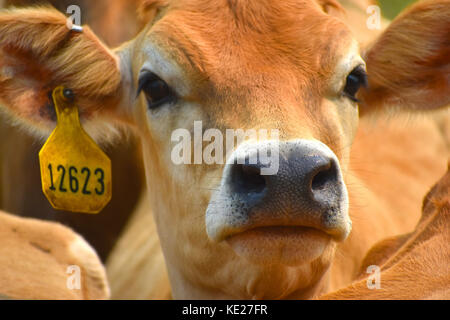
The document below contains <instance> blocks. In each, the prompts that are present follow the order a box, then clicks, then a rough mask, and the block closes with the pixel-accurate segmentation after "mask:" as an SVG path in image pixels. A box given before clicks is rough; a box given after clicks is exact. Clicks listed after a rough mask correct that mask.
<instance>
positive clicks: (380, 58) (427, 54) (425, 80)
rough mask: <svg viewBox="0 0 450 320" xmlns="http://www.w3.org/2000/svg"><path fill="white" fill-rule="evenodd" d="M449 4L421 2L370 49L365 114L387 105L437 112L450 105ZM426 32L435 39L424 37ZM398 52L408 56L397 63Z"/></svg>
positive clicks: (364, 100)
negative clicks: (434, 110)
mask: <svg viewBox="0 0 450 320" xmlns="http://www.w3.org/2000/svg"><path fill="white" fill-rule="evenodd" d="M449 6H450V1H448V0H447V1H445V0H443V1H435V2H430V1H423V2H420V3H418V4H417V5H415V6H413V7H411V8H410V9H409V10H406V11H405V12H404V13H403V14H401V15H400V16H399V17H398V19H397V20H396V21H395V22H393V23H392V24H391V25H390V26H389V28H388V29H387V30H386V32H385V33H384V34H383V36H382V38H381V39H379V40H378V41H377V42H376V44H375V45H374V46H373V47H372V48H371V49H370V50H369V53H368V54H367V55H366V57H365V58H366V62H367V70H368V73H369V74H370V78H369V88H370V90H368V91H366V92H362V94H361V99H362V104H361V111H362V112H369V111H371V110H377V109H380V108H381V107H382V106H388V105H389V106H397V107H400V108H404V109H422V110H432V109H435V108H436V107H437V106H447V105H449V104H450V95H449V94H448V92H449V83H450V41H449V37H448V35H449V34H450V12H449V11H448V10H446V8H448V7H449ZM418 25H420V28H421V29H420V30H418V28H417V26H418ZM399 29H401V30H405V32H402V33H399V32H397V30H399ZM423 33H426V34H429V35H430V37H428V38H425V39H423V37H421V34H423ZM386 48H387V49H386ZM410 48H414V50H408V49H410ZM399 51H401V52H404V55H403V56H402V58H401V59H396V57H397V54H398V52H399Z"/></svg>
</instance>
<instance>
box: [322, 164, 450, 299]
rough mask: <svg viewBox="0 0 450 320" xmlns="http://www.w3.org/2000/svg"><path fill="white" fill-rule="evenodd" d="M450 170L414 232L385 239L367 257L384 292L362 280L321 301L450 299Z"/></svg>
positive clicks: (430, 196) (429, 197)
mask: <svg viewBox="0 0 450 320" xmlns="http://www.w3.org/2000/svg"><path fill="white" fill-rule="evenodd" d="M449 244H450V171H449V172H448V173H447V174H446V176H445V177H444V178H442V179H441V181H439V183H438V184H437V185H436V186H434V187H433V189H432V190H431V191H430V193H429V194H428V195H427V196H426V198H425V200H424V206H423V214H422V218H421V220H420V222H419V223H418V225H417V227H416V229H415V230H414V232H412V233H410V234H405V235H400V236H396V237H393V238H390V239H387V240H384V241H382V242H380V243H378V244H377V245H375V246H374V247H373V248H372V249H371V250H370V252H369V253H368V254H367V256H366V258H365V260H364V262H363V264H362V269H361V271H362V272H363V274H365V270H366V268H367V266H370V265H378V266H380V267H381V270H382V271H381V276H380V280H381V289H378V290H369V289H368V288H367V281H366V280H365V279H364V280H361V281H358V282H355V283H354V284H352V285H351V286H349V287H347V288H345V289H342V290H339V291H337V292H334V293H331V294H328V295H326V296H323V297H321V299H377V300H379V299H433V300H434V299H450V290H449V284H450V270H449V268H448V263H449V261H450V248H449Z"/></svg>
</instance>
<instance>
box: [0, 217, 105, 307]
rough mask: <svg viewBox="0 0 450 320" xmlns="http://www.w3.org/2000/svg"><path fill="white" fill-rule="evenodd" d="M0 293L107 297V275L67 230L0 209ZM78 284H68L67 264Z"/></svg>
mask: <svg viewBox="0 0 450 320" xmlns="http://www.w3.org/2000/svg"><path fill="white" fill-rule="evenodd" d="M0 222H1V223H0V243H1V246H0V269H1V272H0V294H1V295H3V296H6V297H8V298H11V299H107V298H108V297H109V288H108V283H107V280H106V273H105V270H104V268H103V265H102V264H101V262H100V260H99V258H98V257H97V254H96V253H95V251H94V250H93V249H92V248H91V247H90V246H89V245H88V244H87V243H86V241H84V240H83V239H82V238H81V237H80V236H78V235H77V234H75V233H74V232H73V231H71V230H70V229H68V228H66V227H63V226H61V225H58V224H55V223H48V222H42V221H38V220H34V219H23V218H17V217H13V216H10V215H7V214H5V213H3V212H0ZM73 265H76V266H79V267H80V269H81V288H80V289H74V290H71V289H69V288H68V287H67V280H68V279H69V277H70V275H71V274H70V273H67V268H68V267H69V266H73Z"/></svg>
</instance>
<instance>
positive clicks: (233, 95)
mask: <svg viewBox="0 0 450 320" xmlns="http://www.w3.org/2000/svg"><path fill="white" fill-rule="evenodd" d="M129 50H130V51H129V52H131V53H129V54H130V61H132V63H131V71H130V77H131V78H132V79H133V81H132V82H133V83H134V86H133V92H132V93H133V94H134V95H136V93H137V94H139V99H138V101H137V102H136V105H135V108H136V109H135V121H136V122H137V123H138V124H139V125H138V126H139V128H140V131H141V133H142V135H143V143H144V145H145V148H144V149H145V152H146V159H145V163H146V164H147V172H148V182H149V188H150V193H151V194H152V195H153V198H154V199H153V201H154V203H158V205H157V209H155V212H154V213H155V214H156V216H157V218H156V219H157V221H158V225H159V231H160V234H161V235H162V237H163V238H164V240H163V246H164V247H165V252H166V255H169V256H170V259H169V260H170V261H176V262H175V263H176V264H179V265H185V266H186V268H184V270H183V271H181V272H189V273H194V275H195V273H197V274H196V275H195V278H196V280H195V281H205V282H207V281H208V279H207V278H205V277H204V275H205V274H210V275H211V276H213V277H214V278H215V279H216V281H217V283H218V288H221V289H223V290H228V289H227V285H226V283H227V282H228V281H230V279H234V280H233V281H241V280H238V279H240V278H242V283H241V285H240V286H236V285H232V286H230V290H231V288H233V290H236V288H239V290H242V291H243V292H235V293H237V294H238V295H239V296H249V295H250V296H257V295H258V292H260V289H261V288H258V287H252V286H250V287H248V286H247V285H248V281H249V280H248V278H246V277H245V276H244V274H246V273H248V274H249V276H250V275H251V277H254V278H255V279H257V278H259V277H262V278H264V281H258V283H259V284H258V285H259V286H279V284H280V283H283V285H282V286H281V288H283V289H282V290H288V289H287V287H289V286H293V287H295V288H297V289H298V288H300V287H308V286H310V285H311V283H316V281H317V278H318V277H321V276H322V274H323V272H324V270H325V269H326V268H327V267H328V266H329V263H330V261H331V258H332V256H333V251H334V247H335V243H336V241H342V240H344V239H345V238H346V237H347V235H348V234H349V232H350V230H351V221H350V219H349V216H348V198H347V190H346V186H345V182H344V178H343V177H344V175H345V173H344V172H345V168H346V167H347V161H348V158H349V148H350V145H351V143H352V140H353V137H354V134H355V129H356V126H357V122H358V106H357V103H356V101H355V100H356V99H355V94H356V93H357V91H358V89H359V87H360V86H361V85H363V84H364V83H365V64H364V62H363V60H362V59H361V57H360V55H359V48H358V45H357V43H356V41H354V40H353V38H352V36H351V34H350V32H349V31H348V29H347V28H346V27H345V26H344V25H343V24H342V23H340V22H339V21H338V20H336V19H334V18H332V17H330V16H328V15H327V14H325V13H324V12H323V11H322V10H321V7H320V6H319V5H318V4H316V3H315V2H314V1H278V2H276V1H255V2H250V1H213V2H210V1H190V2H189V4H185V5H183V4H179V7H178V5H177V6H173V7H170V6H169V8H168V9H166V12H165V13H163V14H161V17H159V19H158V20H157V21H156V22H155V23H154V24H153V25H151V26H149V27H148V28H147V29H146V30H145V31H144V32H143V33H142V34H141V35H140V37H139V38H138V39H137V40H136V41H135V43H133V44H132V45H131V46H130V49H129ZM130 96H133V95H132V94H130ZM180 129H184V131H182V132H186V133H189V136H190V137H191V139H192V141H190V142H189V152H190V153H191V154H190V156H187V158H186V159H185V160H189V161H187V162H190V164H186V163H184V164H179V163H177V161H176V160H175V159H174V156H178V153H179V150H178V149H177V145H179V144H180V143H181V142H180V141H179V140H178V139H179V138H180V137H179V136H178V135H177V132H180ZM209 129H214V130H216V131H211V130H209ZM229 129H234V130H237V129H242V130H249V129H254V130H255V131H256V132H257V133H260V132H261V131H260V130H267V132H268V135H267V136H266V137H261V136H257V137H255V139H249V140H248V141H245V142H242V143H240V144H238V145H236V147H237V148H236V149H235V150H234V152H229V153H228V155H226V154H225V153H226V151H227V148H226V145H227V143H229V141H226V140H227V139H229V138H230V134H229V132H228V134H227V130H229ZM275 130H278V137H275V138H274V137H273V134H274V131H275ZM198 132H200V136H201V137H200V142H198V140H196V138H197V137H198V135H197V133H198ZM211 132H213V133H214V136H215V139H217V137H216V133H217V135H218V134H219V133H220V136H221V137H223V141H220V142H218V143H217V144H216V146H218V145H219V146H220V147H222V146H223V148H221V149H220V150H215V152H216V153H218V154H214V155H215V156H218V157H219V158H220V160H223V161H222V163H220V161H215V162H214V163H213V164H211V163H210V162H209V161H208V160H207V159H206V158H205V157H206V156H207V155H210V154H211V152H210V150H209V149H207V148H208V147H207V146H208V145H211V142H214V139H212V141H211V137H209V139H208V140H210V141H209V142H202V140H203V139H202V137H203V134H205V135H206V136H208V134H209V133H211ZM196 135H197V137H196ZM171 138H176V141H171ZM277 138H278V139H279V140H276V139H277ZM183 139H186V138H185V137H184V136H183ZM215 142H217V141H215ZM191 143H192V148H191ZM195 144H197V146H194V145H195ZM199 144H200V145H199ZM201 144H203V145H201ZM195 147H200V148H201V150H200V152H201V154H200V158H195V157H196V154H195V153H196V152H197V151H195ZM272 147H273V148H272ZM268 150H271V151H269V153H267V152H268ZM228 151H230V150H229V149H228ZM231 151H233V150H231ZM184 152H185V153H186V150H184ZM258 152H259V153H258ZM205 153H206V155H205ZM256 154H258V156H257V157H255V159H254V161H253V163H251V161H250V160H249V159H247V161H245V158H246V157H248V158H251V157H252V156H253V155H256ZM261 154H266V155H267V154H269V155H270V156H271V157H270V158H268V159H267V160H268V161H269V163H267V162H266V163H264V159H261ZM222 157H223V158H222ZM225 157H226V158H225ZM199 159H200V161H198V160H199ZM214 159H217V157H215V158H214ZM226 160H228V163H227V164H224V163H225V162H226ZM239 160H242V161H239ZM217 162H218V163H217ZM263 168H265V169H266V171H267V172H266V173H264V172H261V169H263ZM292 277H294V280H292ZM190 278H192V275H190ZM269 279H270V280H269ZM284 282H286V283H284ZM287 282H289V284H287ZM298 283H301V286H299V285H298ZM261 292H273V293H274V295H273V296H272V297H277V296H278V295H281V292H276V291H271V290H269V291H267V290H263V291H261ZM227 294H232V292H227Z"/></svg>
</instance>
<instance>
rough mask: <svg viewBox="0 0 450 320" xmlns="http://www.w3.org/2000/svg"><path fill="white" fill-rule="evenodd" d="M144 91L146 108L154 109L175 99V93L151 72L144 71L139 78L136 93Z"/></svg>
mask: <svg viewBox="0 0 450 320" xmlns="http://www.w3.org/2000/svg"><path fill="white" fill-rule="evenodd" d="M141 92H144V94H145V97H146V98H147V102H148V108H149V109H152V110H153V109H156V108H158V107H159V106H162V105H163V104H166V103H171V102H174V101H175V97H176V96H175V94H174V92H173V91H172V89H171V88H170V87H169V85H168V84H167V83H166V82H165V81H164V80H162V79H161V78H160V77H158V76H157V75H156V74H154V73H153V72H146V73H144V74H142V75H141V77H140V78H139V89H138V94H140V93H141Z"/></svg>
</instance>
